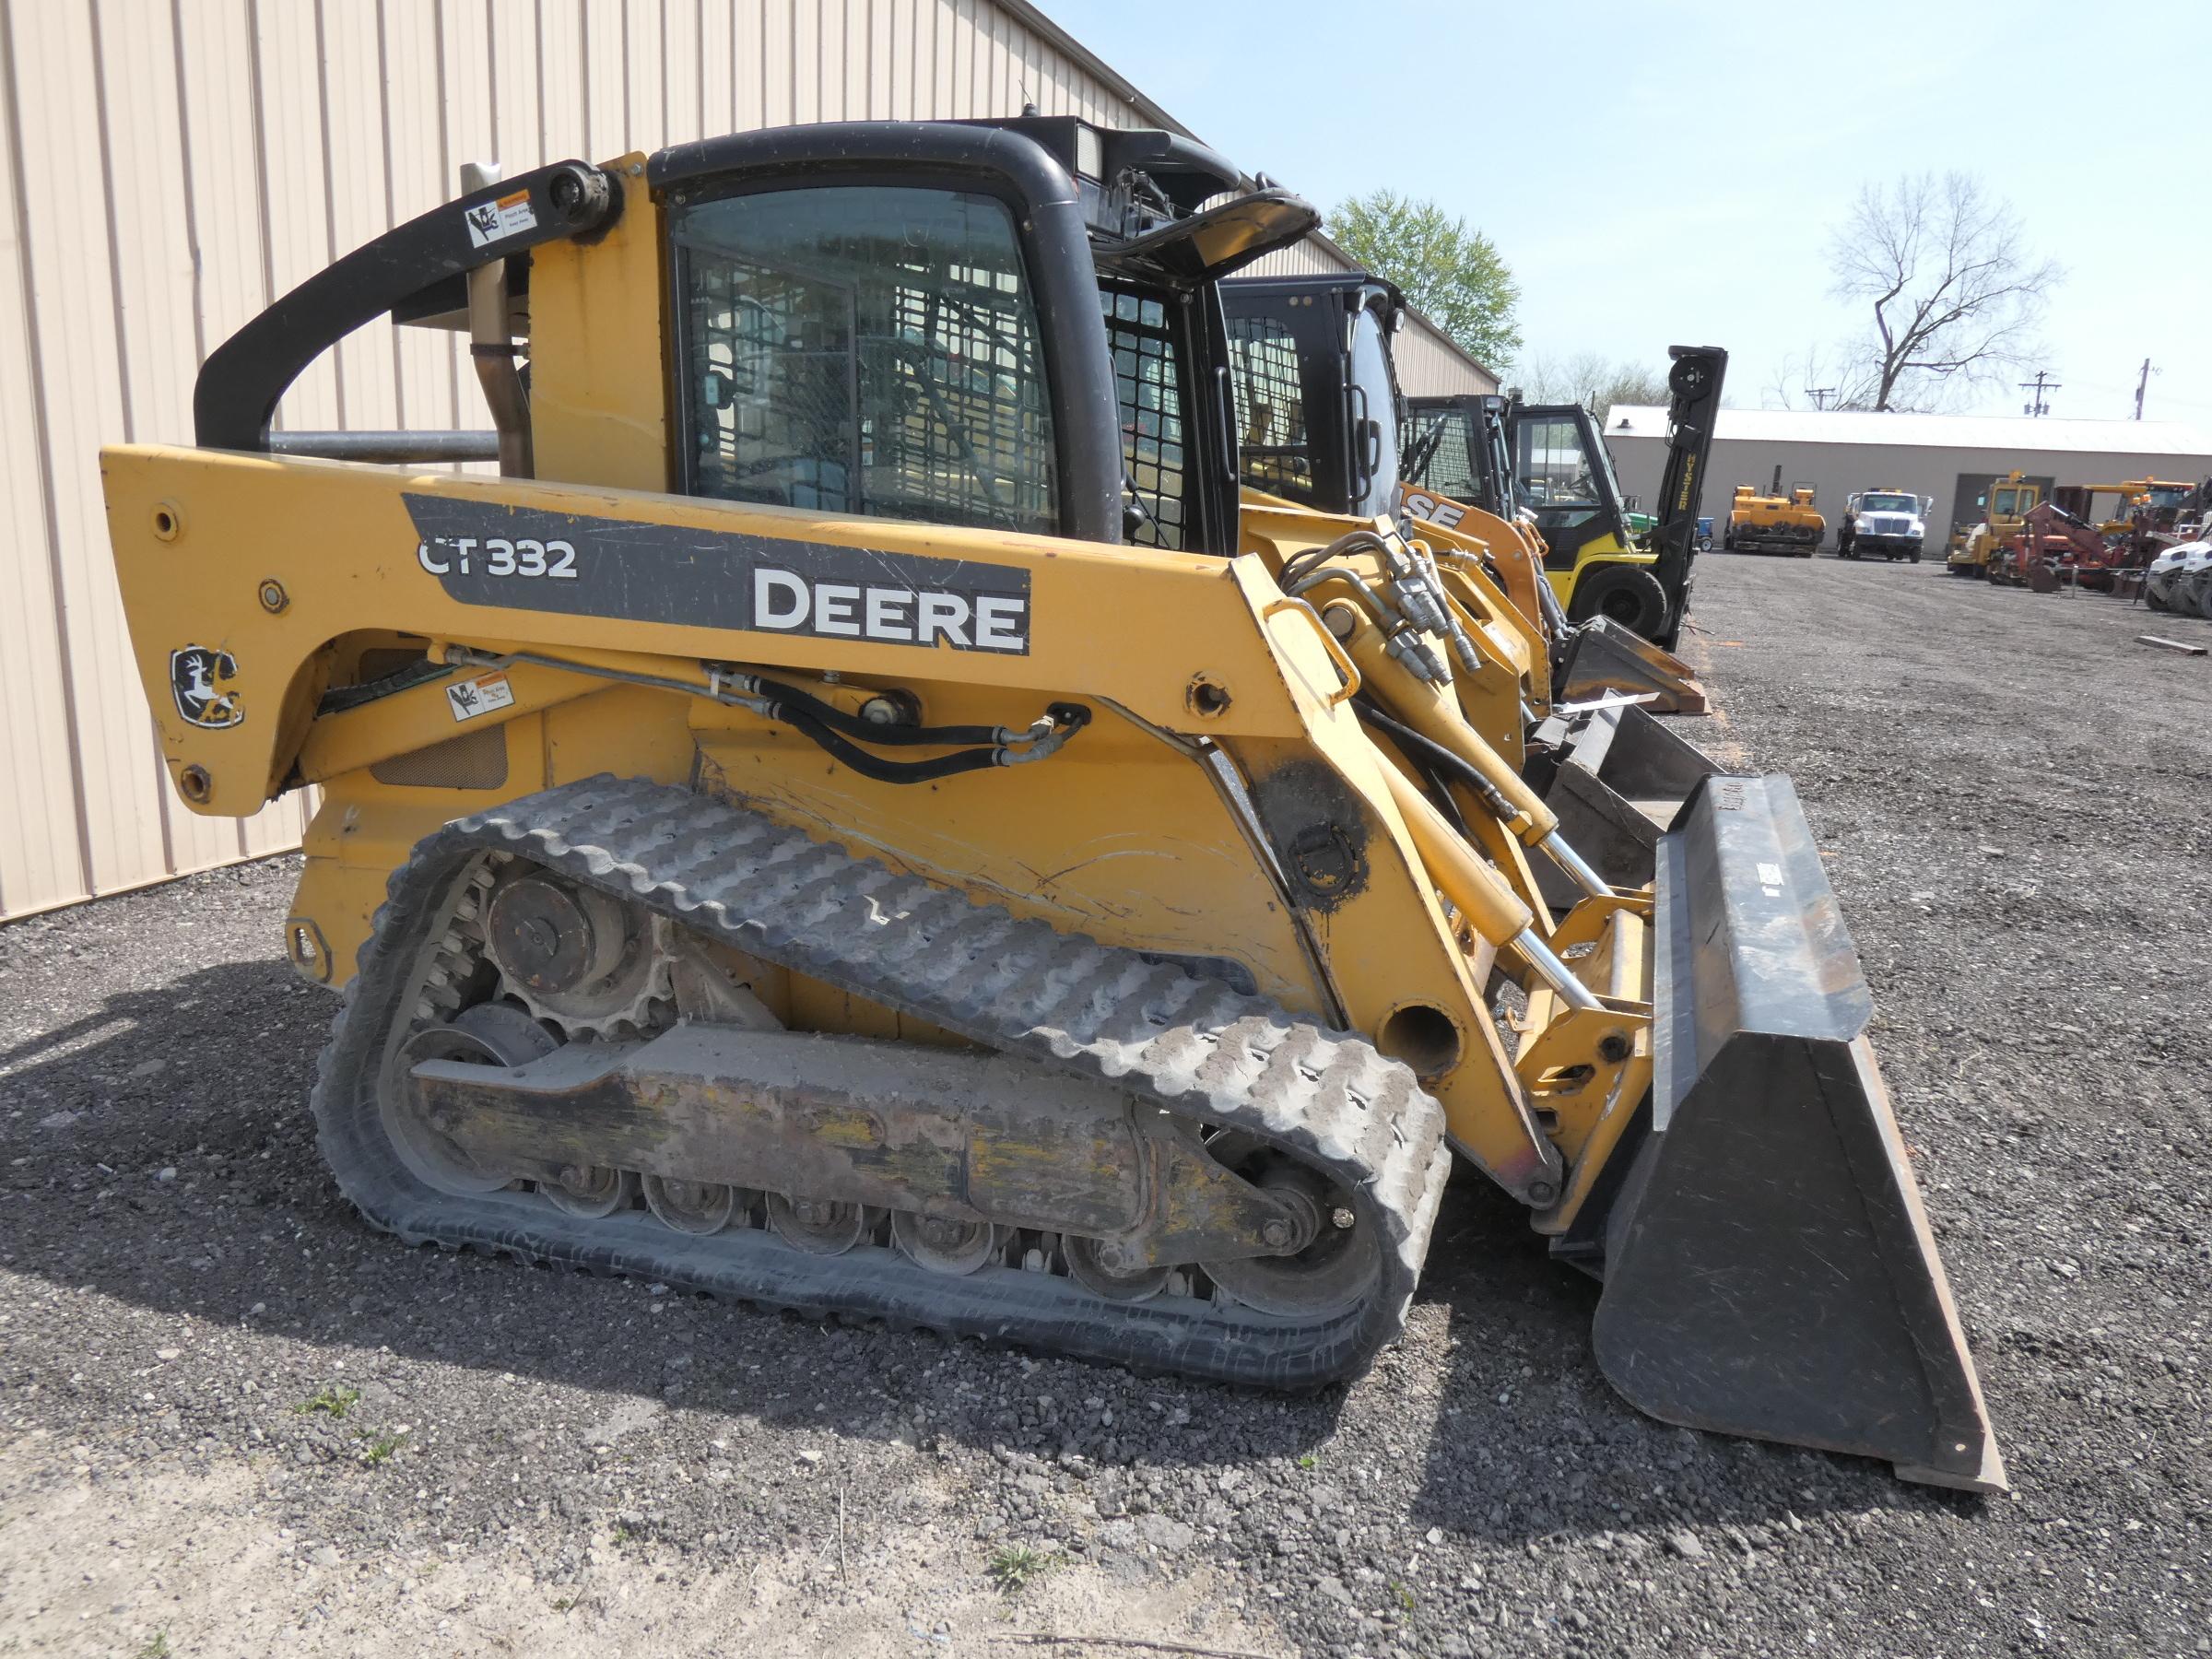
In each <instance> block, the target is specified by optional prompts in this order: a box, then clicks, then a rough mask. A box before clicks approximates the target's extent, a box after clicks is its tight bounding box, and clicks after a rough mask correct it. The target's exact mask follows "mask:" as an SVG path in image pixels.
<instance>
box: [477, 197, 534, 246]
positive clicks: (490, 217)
mask: <svg viewBox="0 0 2212 1659" xmlns="http://www.w3.org/2000/svg"><path fill="white" fill-rule="evenodd" d="M461 217H462V218H465V219H466V220H467V221H468V240H469V241H470V243H471V244H473V245H474V246H476V247H479V248H488V247H489V246H491V244H492V243H493V242H495V241H504V240H506V239H507V238H508V237H510V236H520V235H521V234H522V233H523V232H524V231H525V230H535V229H537V215H536V214H535V213H533V212H531V211H530V193H529V192H528V191H527V190H518V191H516V192H515V193H514V194H512V195H503V196H501V197H500V199H499V200H498V201H496V202H479V203H477V205H476V206H474V207H466V208H464V209H463V210H462V213H461Z"/></svg>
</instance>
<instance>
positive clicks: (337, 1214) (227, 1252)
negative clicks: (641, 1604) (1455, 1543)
mask: <svg viewBox="0 0 2212 1659" xmlns="http://www.w3.org/2000/svg"><path fill="white" fill-rule="evenodd" d="M335 1011H336V1004H335V999H334V998H333V997H331V996H330V995H329V994H327V993H325V992H322V991H318V990H316V989H314V988H313V987H312V986H308V985H306V984H304V983H302V982H300V981H299V980H298V979H297V978H296V977H295V976H294V975H293V974H292V972H291V971H289V969H288V968H287V967H286V966H285V965H284V964H283V963H281V962H278V961H269V962H236V963H228V964H224V965H221V966H218V967H213V968H207V969H204V970H200V971H194V972H190V973H186V974H182V975H180V976H179V977H177V978H175V979H173V980H171V981H170V982H166V983H163V984H160V985H159V986H155V987H151V988H147V989H135V990H132V991H129V992H124V993H120V994H115V995H112V996H110V997H108V998H107V999H105V1000H104V1001H103V1002H102V1003H101V1004H100V1006H98V1007H97V1008H96V1009H94V1010H92V1011H90V1012H88V1013H87V1014H85V1015H84V1016H82V1017H81V1018H77V1019H76V1020H74V1021H71V1022H70V1023H68V1024H66V1025H65V1026H62V1027H60V1028H58V1029H56V1030H52V1031H49V1032H46V1033H44V1034H42V1035H41V1036H39V1037H37V1038H35V1039H31V1040H29V1041H21V1042H18V1043H17V1044H15V1045H14V1046H12V1047H10V1048H7V1049H6V1050H0V1165H11V1166H12V1165H15V1160H17V1159H26V1160H28V1161H26V1162H25V1163H23V1164H21V1165H20V1166H18V1167H15V1168H13V1169H12V1170H11V1171H10V1172H11V1173H12V1174H13V1175H14V1176H15V1177H16V1181H15V1182H14V1185H15V1188H16V1192H15V1195H14V1201H13V1202H12V1203H10V1204H9V1205H8V1206H7V1208H6V1211H5V1212H4V1213H5V1215H6V1217H7V1218H9V1219H8V1225H7V1229H6V1232H5V1233H4V1234H0V1265H5V1266H6V1268H7V1269H8V1270H10V1271H12V1272H15V1273H18V1274H31V1275H36V1276H37V1277H40V1278H42V1279H44V1280H45V1281H47V1282H49V1283H51V1284H53V1285H57V1286H65V1287H68V1288H72V1289H79V1290H90V1291H95V1292H98V1293H100V1294H101V1295H105V1296H110V1297H114V1298H117V1299H119V1300H125V1301H128V1302H131V1303H135V1304H136V1305H139V1306H142V1307H146V1308H148V1309H151V1310H154V1311H156V1312H162V1313H171V1314H183V1315H187V1316H190V1317H194V1318H198V1319H203V1320H206V1321H208V1322H211V1323H213V1324H223V1325H232V1326H235V1325H236V1324H238V1323H239V1322H241V1320H242V1321H245V1322H246V1323H247V1324H250V1325H251V1326H252V1327H253V1328H256V1329H259V1330H265V1331H269V1332H273V1333H276V1334H278V1335H286V1336H290V1337H293V1338H295V1339H298V1340H301V1341H306V1342H311V1343H313V1344H314V1345H316V1346H317V1347H324V1348H332V1347H335V1348H339V1349H341V1350H345V1353H344V1357H346V1358H347V1359H349V1360H350V1359H351V1358H352V1355H353V1354H355V1353H359V1354H361V1355H364V1356H373V1355H374V1354H375V1353H376V1352H377V1350H379V1349H380V1348H388V1349H389V1350H390V1351H391V1352H392V1353H394V1354H397V1355H402V1356H406V1357H409V1358H411V1359H429V1360H435V1361H438V1362H441V1363H443V1364H448V1365H453V1366H459V1367H464V1368H467V1369H470V1370H475V1371H489V1372H493V1373H514V1374H516V1375H518V1376H524V1377H531V1378H535V1379H540V1380H543V1381H546V1382H555V1383H559V1384H563V1385H566V1386H570V1387H575V1388H582V1389H589V1390H594V1391H602V1392H606V1393H613V1394H632V1395H639V1396H644V1397H648V1398H651V1399H653V1400H659V1401H664V1402H666V1403H669V1404H671V1405H680V1406H684V1407H686V1408H690V1409H698V1410H701V1411H707V1412H712V1413H717V1414H722V1415H725V1416H727V1417H729V1418H733V1419H738V1420H748V1419H749V1420H756V1421H765V1422H777V1421H794V1422H799V1421H804V1422H807V1423H812V1424H816V1425H818V1426H821V1427H824V1428H834V1429H836V1430H839V1431H841V1432H844V1433H849V1434H858V1435H862V1436H865V1437H869V1438H876V1439H889V1438H891V1437H893V1436H899V1437H901V1438H905V1439H907V1440H908V1441H910V1442H923V1443H929V1442H933V1441H945V1442H948V1443H953V1444H959V1445H966V1446H971V1447H975V1448H979V1449H985V1450H988V1449H992V1448H995V1447H999V1446H1005V1447H1006V1448H1008V1449H1010V1450H1016V1451H1030V1452H1033V1453H1038V1454H1040V1455H1046V1456H1053V1455H1059V1454H1061V1453H1069V1452H1073V1453H1077V1454H1078V1455H1081V1456H1085V1457H1088V1458H1091V1459H1093V1460H1096V1461H1100V1462H1114V1461H1127V1460H1128V1459H1130V1458H1132V1457H1141V1458H1142V1459H1143V1460H1145V1461H1147V1462H1150V1463H1160V1464H1183V1463H1198V1464H1206V1465H1217V1464H1219V1463H1222V1462H1224V1461H1225V1460H1226V1461H1235V1460H1239V1459H1243V1458H1255V1457H1270V1456H1283V1457H1296V1456H1299V1455H1301V1454H1303V1453H1307V1452H1309V1451H1311V1450H1312V1449H1313V1448H1314V1447H1316V1446H1319V1445H1321V1444H1324V1442H1326V1441H1329V1440H1330V1439H1331V1437H1332V1436H1333V1435H1334V1434H1335V1429H1336V1423H1337V1418H1338V1416H1339V1414H1340V1413H1341V1411H1342V1409H1343V1406H1344V1401H1345V1397H1346V1395H1345V1391H1344V1390H1343V1389H1341V1388H1337V1389H1331V1390H1327V1391H1324V1392H1323V1393H1322V1394H1316V1395H1312V1396H1310V1397H1304V1398H1297V1399H1281V1400H1278V1399H1277V1398H1275V1397H1274V1396H1267V1397H1266V1398H1265V1405H1264V1406H1263V1407H1262V1408H1260V1409H1250V1408H1241V1409H1238V1410H1236V1411H1234V1412H1233V1413H1232V1412H1230V1411H1227V1410H1225V1409H1224V1408H1225V1407H1227V1406H1230V1404H1231V1402H1232V1400H1237V1399H1238V1398H1239V1395H1238V1394H1235V1393H1234V1392H1233V1391H1230V1390H1229V1389H1226V1388H1223V1387H1220V1386H1218V1385H1216V1384H1212V1383H1206V1382H1191V1381H1188V1380H1183V1379H1178V1378H1173V1377H1132V1376H1131V1375H1130V1374H1129V1373H1127V1372H1125V1371H1120V1370H1117V1369H1112V1368H1105V1367H1100V1366H1095V1365H1090V1364H1087V1363H1084V1362H1081V1361H1077V1360H1073V1359H1048V1358H1041V1357H1036V1356H1030V1355H1027V1354H1024V1353H1021V1352H1019V1351H1018V1350H1012V1349H1006V1348H996V1347H984V1346H982V1345H979V1344H974V1343H970V1342H962V1343H959V1344H957V1345H956V1344H955V1343H954V1342H952V1341H950V1340H948V1339H947V1338H944V1337H941V1336H938V1335H934V1334H930V1333H926V1332H901V1331H895V1330H889V1329H884V1328H879V1327H870V1326H862V1325H842V1324H833V1325H825V1324H820V1323H818V1322H813V1321H809V1320H806V1319H804V1318H801V1317H798V1316H795V1315H791V1314H784V1313H778V1312H768V1311H762V1310H759V1309H757V1308H753V1307H750V1306H746V1305H739V1304H733V1303H729V1302H724V1301H717V1300H712V1299H709V1298H705V1297H696V1298H695V1297H689V1296H683V1295H656V1294H654V1291H653V1287H650V1286H647V1285H644V1284H642V1283H640V1282H638V1281H635V1280H628V1279H614V1278H602V1277H592V1276H588V1275H584V1274H581V1273H574V1272H569V1271H565V1270H560V1269H547V1268H533V1267H529V1266H525V1265H519V1264H516V1263H514V1262H512V1261H507V1260H495V1259H491V1258H488V1257H484V1256H478V1255H475V1254H460V1255H456V1254H452V1253H447V1252H444V1251H441V1250H437V1249H434V1248H430V1247H424V1248H421V1249H418V1250H409V1249H407V1248H406V1247H405V1246H403V1245H401V1244H400V1243H398V1242H397V1241H394V1240H393V1239H391V1238H389V1237H387V1236H385V1235H383V1234H381V1233H378V1232H376V1231H374V1230H371V1228H370V1227H369V1226H368V1224H367V1223H366V1222H364V1221H363V1220H362V1219H361V1218H360V1217H359V1214H358V1213H357V1212H356V1211H355V1210H354V1209H353V1207H352V1206H351V1205H350V1204H348V1203H347V1200H346V1199H345V1197H344V1196H343V1195H342V1194H340V1193H339V1191H338V1190H337V1187H336V1184H335V1182H333V1181H332V1179H331V1178H330V1176H329V1174H328V1172H327V1171H326V1170H325V1169H324V1164H323V1161H322V1159H321V1157H320V1155H319V1153H318V1152H317V1149H316V1147H315V1144H314V1124H313V1120H312V1116H311V1114H310V1112H309V1110H308V1098H309V1093H310V1091H311V1089H312V1086H313V1079H314V1065H315V1059H314V1057H315V1056H316V1055H317V1053H319V1052H320V1051H321V1049H322V1047H323V1044H324V1039H325V1038H326V1036H327V1035H328V1030H329V1026H330V1021H331V1018H332V1017H333V1015H334V1014H335ZM655 1304H659V1306H656V1305H655ZM657 1314H674V1315H676V1317H674V1318H669V1317H658V1316H653V1315H657ZM1092 1396H1102V1397H1103V1403H1104V1405H1105V1406H1106V1407H1107V1408H1108V1409H1110V1410H1111V1411H1112V1415H1113V1417H1114V1418H1115V1419H1116V1421H1115V1423H1114V1424H1111V1425H1101V1424H1100V1423H1099V1422H1097V1421H1096V1420H1095V1418H1097V1417H1098V1416H1099V1415H1100V1414H1099V1412H1098V1411H1097V1410H1096V1409H1091V1410H1078V1409H1077V1407H1078V1406H1080V1405H1081V1404H1082V1403H1083V1402H1086V1401H1087V1400H1088V1401H1091V1404H1092V1406H1097V1405H1098V1404H1099V1402H1098V1401H1096V1400H1092V1399H1091V1397H1092ZM1241 1398H1242V1400H1243V1401H1244V1402H1245V1403H1246V1404H1247V1406H1249V1405H1256V1404H1259V1397H1258V1396H1253V1395H1243V1396H1241ZM1045 1399H1050V1400H1051V1401H1053V1402H1054V1404H1053V1405H1052V1406H1041V1405H1040V1402H1041V1400H1045ZM1230 1420H1233V1423H1234V1429H1233V1432H1231V1433H1229V1434H1226V1435H1224V1434H1220V1433H1216V1432H1212V1431H1211V1430H1209V1422H1214V1423H1221V1422H1225V1421H1230Z"/></svg>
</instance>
